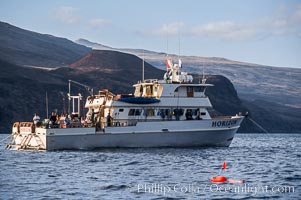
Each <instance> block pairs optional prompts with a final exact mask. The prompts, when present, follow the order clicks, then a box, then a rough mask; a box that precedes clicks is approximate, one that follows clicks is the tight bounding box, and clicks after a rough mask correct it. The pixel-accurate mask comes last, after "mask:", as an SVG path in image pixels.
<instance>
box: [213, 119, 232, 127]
mask: <svg viewBox="0 0 301 200" xmlns="http://www.w3.org/2000/svg"><path fill="white" fill-rule="evenodd" d="M236 123H237V120H227V121H213V122H212V127H228V126H232V125H234V124H236Z"/></svg>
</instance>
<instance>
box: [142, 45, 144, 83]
mask: <svg viewBox="0 0 301 200" xmlns="http://www.w3.org/2000/svg"><path fill="white" fill-rule="evenodd" d="M143 82H144V49H143V56H142V83H143Z"/></svg>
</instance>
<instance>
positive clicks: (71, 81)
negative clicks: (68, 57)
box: [68, 79, 93, 113]
mask: <svg viewBox="0 0 301 200" xmlns="http://www.w3.org/2000/svg"><path fill="white" fill-rule="evenodd" d="M71 83H74V84H76V85H79V86H82V87H84V88H85V89H86V90H87V91H88V92H89V93H90V95H91V96H93V88H92V87H90V86H88V85H85V84H83V83H80V82H77V81H73V80H70V79H69V93H68V100H69V103H68V113H70V105H71Z"/></svg>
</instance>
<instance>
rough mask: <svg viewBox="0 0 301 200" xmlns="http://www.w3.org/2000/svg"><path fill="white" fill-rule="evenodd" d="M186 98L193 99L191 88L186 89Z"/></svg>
mask: <svg viewBox="0 0 301 200" xmlns="http://www.w3.org/2000/svg"><path fill="white" fill-rule="evenodd" d="M187 97H193V87H187Z"/></svg>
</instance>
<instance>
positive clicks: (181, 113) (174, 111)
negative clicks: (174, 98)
mask: <svg viewBox="0 0 301 200" xmlns="http://www.w3.org/2000/svg"><path fill="white" fill-rule="evenodd" d="M172 114H173V115H175V116H176V115H179V116H181V115H183V114H184V109H179V108H176V109H174V110H173V113H172Z"/></svg>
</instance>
